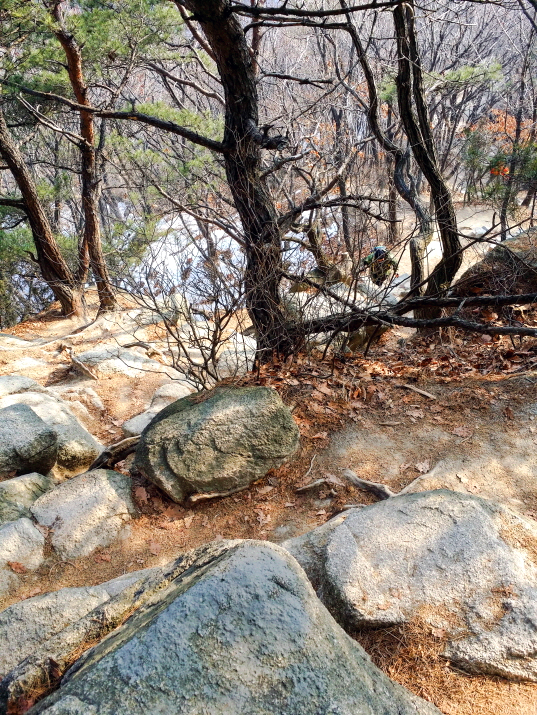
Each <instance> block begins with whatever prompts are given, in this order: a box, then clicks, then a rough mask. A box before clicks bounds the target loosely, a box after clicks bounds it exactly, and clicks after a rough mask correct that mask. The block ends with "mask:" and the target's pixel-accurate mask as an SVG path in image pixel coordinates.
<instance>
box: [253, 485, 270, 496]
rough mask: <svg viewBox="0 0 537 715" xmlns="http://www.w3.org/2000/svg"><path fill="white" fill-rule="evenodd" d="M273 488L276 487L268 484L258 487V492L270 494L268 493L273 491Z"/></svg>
mask: <svg viewBox="0 0 537 715" xmlns="http://www.w3.org/2000/svg"><path fill="white" fill-rule="evenodd" d="M273 489H274V487H271V486H268V485H267V486H266V487H261V489H258V490H257V493H258V494H268V493H269V492H271V491H272V490H273Z"/></svg>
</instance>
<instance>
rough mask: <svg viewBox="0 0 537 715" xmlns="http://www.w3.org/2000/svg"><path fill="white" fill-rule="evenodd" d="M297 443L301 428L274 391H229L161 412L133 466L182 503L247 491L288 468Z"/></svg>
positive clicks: (200, 395) (181, 402) (196, 397)
mask: <svg viewBox="0 0 537 715" xmlns="http://www.w3.org/2000/svg"><path fill="white" fill-rule="evenodd" d="M298 444H299V432H298V428H297V426H296V424H295V422H294V420H293V417H292V415H291V413H290V411H289V409H288V408H287V407H286V406H285V405H284V404H283V402H282V401H281V399H280V397H279V395H278V394H277V393H276V392H275V391H274V390H271V389H269V388H266V387H241V388H225V389H219V390H216V391H215V392H214V393H208V394H207V396H206V397H205V398H204V395H203V393H198V394H197V395H194V396H192V397H185V398H184V399H182V400H178V401H177V402H174V403H173V404H171V405H169V406H168V407H166V408H165V409H164V410H162V411H161V412H160V413H159V414H158V415H157V416H156V417H155V419H154V420H153V421H152V422H151V423H150V424H149V426H148V427H147V428H146V429H145V430H144V432H143V433H142V436H141V439H140V442H139V444H138V447H137V450H136V458H135V463H134V467H135V469H137V470H139V471H140V472H141V473H142V474H144V475H145V476H146V477H147V478H148V479H150V480H151V481H152V482H154V483H155V484H157V485H158V486H159V487H160V488H161V489H163V491H165V492H166V494H168V496H170V497H171V498H172V499H174V500H175V501H177V502H182V501H184V500H185V499H186V498H187V497H189V496H190V495H191V494H196V493H204V494H208V493H211V494H214V493H218V494H222V493H229V492H232V491H237V490H239V489H242V488H244V487H246V486H248V485H249V484H250V483H251V482H253V481H255V480H256V479H259V478H260V477H262V476H264V475H265V474H266V473H267V472H268V471H269V469H272V468H273V467H278V466H280V465H281V464H283V463H284V462H285V461H286V460H287V459H288V458H289V457H291V456H292V455H293V454H294V452H295V451H296V449H297V448H298Z"/></svg>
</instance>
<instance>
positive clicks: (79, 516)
mask: <svg viewBox="0 0 537 715" xmlns="http://www.w3.org/2000/svg"><path fill="white" fill-rule="evenodd" d="M31 512H32V514H33V516H34V517H35V519H36V520H37V521H38V522H39V524H41V525H43V526H47V527H50V528H51V529H52V537H51V543H52V546H53V547H54V549H55V551H56V552H57V553H58V554H59V555H60V556H61V557H62V558H65V559H72V558H78V557H79V556H86V555H87V554H89V553H91V552H92V551H94V550H95V549H97V548H99V547H104V546H109V545H110V544H111V543H112V542H113V541H115V540H116V539H117V538H118V537H119V536H120V533H121V532H122V530H123V529H124V526H125V524H126V522H128V521H129V520H130V518H131V516H134V515H135V514H136V508H135V506H134V502H133V501H132V496H131V480H130V479H129V477H126V476H125V475H124V474H120V473H119V472H112V471H109V470H106V469H95V470H93V471H92V472H87V473H86V474H80V475H79V476H78V477H73V478H72V479H69V481H67V482H64V483H63V484H61V485H60V486H59V487H57V488H56V489H53V490H52V491H51V492H47V494H44V495H43V496H42V497H40V498H39V499H37V500H36V501H35V502H34V503H33V504H32V506H31Z"/></svg>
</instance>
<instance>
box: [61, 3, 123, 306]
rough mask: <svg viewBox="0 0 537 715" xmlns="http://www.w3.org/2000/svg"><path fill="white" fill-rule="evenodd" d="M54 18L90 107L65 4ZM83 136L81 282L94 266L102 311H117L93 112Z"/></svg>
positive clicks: (70, 69) (85, 115)
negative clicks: (105, 246)
mask: <svg viewBox="0 0 537 715" xmlns="http://www.w3.org/2000/svg"><path fill="white" fill-rule="evenodd" d="M51 11H52V16H53V17H54V19H55V20H56V22H57V23H58V25H57V28H56V30H55V33H54V34H55V35H56V37H57V39H58V41H59V43H60V44H61V46H62V48H63V51H64V53H65V57H66V61H67V73H68V75H69V81H70V83H71V87H72V89H73V93H74V95H75V97H76V100H77V102H78V103H79V104H82V105H85V106H90V104H89V102H88V97H87V86H86V83H85V80H84V74H83V70H82V53H81V51H80V47H79V46H78V43H77V42H76V40H75V38H74V36H73V35H72V34H71V33H70V32H69V31H68V30H67V28H66V26H65V23H64V20H63V13H62V9H61V3H60V2H56V3H55V4H54V5H53V7H52V10H51ZM79 116H80V136H81V137H82V138H83V139H84V143H83V144H82V145H81V147H80V155H81V177H82V211H83V214H84V234H83V236H82V237H81V240H80V244H79V266H78V273H77V279H78V280H79V281H80V283H83V282H84V281H85V280H86V279H87V273H88V269H89V267H91V270H92V273H93V276H94V278H95V282H96V283H97V292H98V294H99V305H100V307H99V312H104V311H109V310H115V308H116V307H117V304H116V299H115V296H114V291H113V289H112V285H111V283H110V276H109V274H108V268H107V266H106V261H105V260H104V256H103V252H102V242H101V226H100V221H99V197H100V191H101V177H100V171H99V166H98V156H97V150H96V147H95V126H94V118H93V114H92V113H91V112H85V111H83V110H80V112H79Z"/></svg>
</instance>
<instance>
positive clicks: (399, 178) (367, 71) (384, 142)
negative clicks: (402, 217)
mask: <svg viewBox="0 0 537 715" xmlns="http://www.w3.org/2000/svg"><path fill="white" fill-rule="evenodd" d="M339 4H340V5H341V7H343V8H346V7H347V3H346V0H339ZM346 18H347V26H346V30H347V32H348V33H349V35H350V37H351V40H352V43H353V46H354V48H355V50H356V53H357V55H358V61H359V62H360V65H361V67H362V70H363V72H364V75H365V80H366V83H367V91H368V94H369V107H368V109H367V119H368V121H369V126H370V127H371V131H372V132H373V134H374V135H375V137H376V139H377V141H378V142H379V144H380V145H381V147H382V148H383V149H384V150H385V151H386V152H387V153H388V154H389V155H390V156H391V157H393V162H394V170H393V185H394V187H395V189H396V190H397V193H398V194H399V195H400V196H401V198H402V199H404V200H405V201H406V202H407V203H408V205H409V206H410V207H411V208H412V210H413V211H414V213H415V214H416V220H417V223H418V227H419V233H418V236H416V237H414V238H412V239H411V241H410V260H411V265H412V276H411V279H410V293H409V295H421V294H422V293H423V285H422V284H423V282H424V278H425V268H424V265H423V261H424V256H425V250H426V248H427V246H428V244H429V242H430V240H431V238H432V221H431V217H430V215H429V212H428V211H427V209H426V207H425V206H424V204H423V203H422V202H421V201H420V198H419V195H418V193H417V190H416V185H415V182H414V180H413V177H412V176H411V174H410V172H409V171H408V160H409V156H408V152H405V151H404V150H403V149H402V148H401V147H400V146H398V145H397V144H395V143H394V141H393V135H392V134H391V132H390V131H389V130H388V132H387V133H386V134H385V133H384V132H383V131H382V129H381V126H380V118H379V97H378V92H377V86H376V84H375V79H374V77H373V72H372V71H371V67H370V66H369V62H368V61H367V56H366V54H365V51H364V48H363V47H362V43H361V40H360V36H359V35H358V32H357V31H356V28H355V26H354V25H353V23H352V17H351V15H350V14H349V13H346ZM350 89H351V92H352V91H353V90H352V88H350ZM388 117H389V120H388V126H389V125H390V120H391V109H389V114H388ZM405 172H406V173H407V174H408V177H409V183H408V184H407V182H406V180H405Z"/></svg>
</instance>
